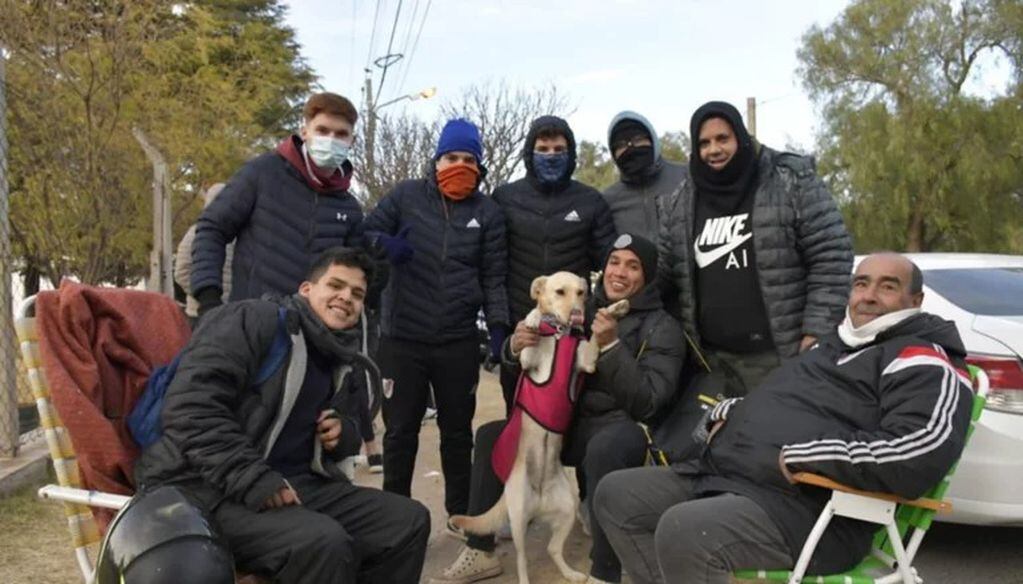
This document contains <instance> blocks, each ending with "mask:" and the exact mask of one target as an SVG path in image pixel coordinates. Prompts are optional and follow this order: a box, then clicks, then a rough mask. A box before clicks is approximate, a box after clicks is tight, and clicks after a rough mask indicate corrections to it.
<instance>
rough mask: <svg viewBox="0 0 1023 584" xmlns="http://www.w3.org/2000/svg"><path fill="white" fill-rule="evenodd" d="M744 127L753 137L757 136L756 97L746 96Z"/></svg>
mask: <svg viewBox="0 0 1023 584" xmlns="http://www.w3.org/2000/svg"><path fill="white" fill-rule="evenodd" d="M746 127H747V128H748V129H749V135H750V136H753V137H754V138H756V137H757V98H755V97H747V98H746Z"/></svg>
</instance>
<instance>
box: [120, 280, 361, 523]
mask: <svg viewBox="0 0 1023 584" xmlns="http://www.w3.org/2000/svg"><path fill="white" fill-rule="evenodd" d="M299 302H304V300H299V299H297V298H294V297H288V298H285V299H283V300H282V301H281V304H279V303H278V302H277V301H271V300H248V301H244V302H233V303H230V304H226V305H224V306H222V307H220V308H217V309H215V310H213V311H211V312H210V313H209V314H208V315H207V316H206V317H205V318H203V320H202V321H201V323H200V325H199V327H198V328H197V329H196V331H195V334H194V335H192V339H191V340H190V341H189V342H188V344H187V345H186V346H185V348H184V350H183V351H182V354H181V361H180V364H179V365H178V370H177V372H176V374H175V376H174V379H173V381H171V384H170V386H168V388H167V394H166V396H165V398H164V405H163V413H162V414H161V422H162V425H163V435H162V436H161V438H160V440H158V441H157V442H156V443H154V444H153V445H152V446H150V447H149V448H147V449H146V450H145V451H144V452H143V453H142V457H141V458H140V459H139V461H138V463H137V464H136V466H135V478H136V481H137V483H138V484H139V487H140V488H145V487H152V486H156V485H159V484H165V483H171V482H189V483H193V484H195V485H199V486H197V487H196V488H195V491H196V492H197V493H198V494H200V496H202V497H203V498H204V500H206V502H207V503H211V504H212V503H214V502H215V501H217V500H219V499H221V498H225V497H226V498H230V499H231V500H233V501H235V502H237V503H240V504H242V505H245V506H246V507H248V508H249V509H251V510H254V511H255V510H258V509H259V508H260V507H261V506H262V505H263V503H264V502H265V501H266V500H267V499H268V498H269V497H270V496H271V495H272V494H273V493H275V492H276V491H277V490H279V489H280V488H281V487H282V486H284V477H283V476H281V474H280V473H278V472H277V471H276V470H273V469H272V468H270V466H269V464H267V461H266V457H267V455H268V454H269V453H270V451H271V449H272V448H273V446H274V444H275V442H276V440H277V438H278V437H279V435H280V431H281V429H282V428H283V426H284V423H285V421H286V420H287V418H288V415H289V413H290V411H291V408H292V407H293V405H294V402H295V399H297V397H298V394H299V392H300V391H301V388H302V384H303V382H304V380H305V371H306V366H307V363H308V358H309V357H308V356H309V350H310V346H314V347H319V349H318V350H320V352H321V353H322V352H324V349H323V348H324V347H326V348H327V351H328V352H329V353H330V354H331V356H332V358H335V359H336V361H337V368H336V369H335V371H334V387H333V388H332V390H333V392H332V395H333V396H334V397H333V398H332V400H331V403H332V404H334V406H335V409H336V410H341V409H343V407H342V405H341V404H344V403H348V402H349V401H350V400H349V399H348V396H347V394H348V393H349V391H348V389H347V387H346V383H349V382H351V381H352V380H353V379H354V377H353V376H350V375H349V373H350V372H351V371H352V366H351V362H350V360H348V359H347V358H346V357H345V354H344V353H345V352H346V351H347V352H356V351H363V352H364V350H365V349H364V344H365V335H363V334H362V332H361V330H357V329H353V330H352V331H348V332H347V333H341V334H340V335H339V334H337V333H331V332H330V331H329V330H328V329H327V328H326V326H324V325H323V323H322V322H321V321H319V320H318V318H317V317H315V315H313V316H312V318H310V317H309V316H303V315H302V314H301V312H303V309H302V308H301V307H299V306H298V303H299ZM281 305H283V306H285V307H286V308H287V309H288V312H287V315H286V318H285V322H286V326H287V329H288V333H289V335H290V337H291V347H290V348H289V351H288V356H287V358H286V359H285V360H284V365H283V366H282V367H280V369H278V370H277V371H276V372H275V373H274V374H272V375H271V376H270V377H269V378H268V379H267V380H266V381H264V382H263V383H262V384H260V385H258V386H255V387H253V386H252V383H251V381H250V380H253V379H255V377H256V375H257V373H258V371H259V368H260V366H261V363H262V360H263V358H264V356H265V355H266V354H267V352H268V351H269V350H270V345H271V344H272V342H273V339H274V336H275V335H276V334H277V332H278V328H279V324H278V323H279V318H278V307H279V306H281ZM305 310H306V311H308V312H307V314H311V310H309V309H308V305H307V306H306V309H305ZM313 319H315V321H314V320H313ZM360 338H361V339H362V341H361V345H360V340H359V339H360ZM337 414H338V415H339V417H340V418H341V423H342V430H341V442H340V443H339V444H338V445H337V446H336V447H335V448H334V449H333V450H332V451H330V452H326V451H324V450H323V449H322V448H321V446H320V442H319V440H316V441H315V442H314V452H313V454H312V456H311V458H310V462H309V467H310V472H312V473H316V474H320V475H324V476H329V477H332V478H335V479H339V480H347V479H345V478H344V474H343V473H341V471H340V470H339V469H338V468H337V466H336V465H335V464H332V463H334V462H338V461H340V460H342V459H344V458H346V457H348V456H351V455H353V454H355V453H357V452H358V450H359V447H360V446H361V439H360V438H359V436H360V434H359V427H358V422H357V421H356V419H357V416H356V415H355V413H354V412H352V413H349V412H345V411H338V412H337Z"/></svg>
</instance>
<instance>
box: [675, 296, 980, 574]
mask: <svg viewBox="0 0 1023 584" xmlns="http://www.w3.org/2000/svg"><path fill="white" fill-rule="evenodd" d="M964 357H965V349H964V348H963V344H962V340H961V339H960V338H959V333H958V332H957V330H956V327H955V324H954V323H952V322H950V321H947V320H943V319H941V318H939V317H937V316H934V315H931V314H926V313H920V314H917V315H915V316H912V317H909V318H907V319H906V320H904V321H902V322H900V323H898V324H896V325H894V326H892V327H891V328H889V329H888V330H886V331H884V332H882V333H880V334H878V335H877V337H876V338H875V340H874V341H873V342H871V343H869V344H867V345H864V346H860V347H857V348H855V349H853V348H850V347H847V346H846V345H845V344H843V343H842V342H841V341H840V340H839V339H838V337H837V335H835V334H831V335H829V336H828V337H826V338H824V339H822V340H821V341H820V342H819V343H818V344H817V345H816V346H815V347H814V348H813V349H811V350H810V351H808V352H806V353H804V354H802V355H800V356H799V357H797V358H795V359H792V360H789V361H785V362H783V364H782V365H781V367H780V368H778V369H776V370H775V371H774V372H773V373H771V374H770V375H769V376H768V377H767V378H766V379H765V380H764V382H763V383H762V384H761V385H760V386H759V388H758V389H757V391H755V392H752V393H750V394H749V396H747V397H746V398H733V399H731V400H726V401H723V402H721V403H720V404H718V405H717V406H716V407H715V409H714V410H712V412H711V416H710V419H711V420H712V421H714V420H725V424H724V426H722V427H721V430H720V431H719V432H718V433H717V434H716V435H715V436H714V438H713V440H712V441H711V443H710V445H709V446H708V447H707V448H706V449H705V450H704V453H703V455H702V457H701V458H700V460H699V463H698V466H699V471H697V474H698V477H697V484H696V486H697V495H700V494H711V493H719V492H732V493H738V494H740V495H744V496H746V497H749V498H751V499H753V500H754V501H755V502H756V503H757V504H758V505H760V506H761V507H762V508H763V509H764V511H766V512H767V513H768V515H770V516H771V518H772V519H773V520H774V522H775V523H776V524H777V525H778V527H779V528H780V530H781V532H782V534H783V535H784V537H785V540H786V542H787V543H788V545H789V550H790V552H791V553H792V557H793V558H796V557H797V556H798V555H799V551H800V550H801V549H802V546H803V542H804V541H805V540H806V537H807V535H808V534H809V533H810V530H811V528H812V527H813V524H814V522H815V521H816V520H817V516H818V514H819V513H820V511H821V509H823V507H824V505H825V503H826V502H827V500H828V497H829V496H830V491H827V490H825V489H821V488H819V487H813V486H808V485H791V484H789V483H788V482H787V481H786V480H785V479H784V477H783V475H782V473H781V470H780V468H779V462H778V459H779V450H780V451H781V455H782V456H783V457H784V461H785V464H786V465H787V467H788V470H789V471H790V472H792V473H796V472H800V471H808V472H813V473H818V474H821V475H824V476H827V477H829V478H831V479H834V480H836V481H838V482H841V483H844V484H846V485H848V486H850V487H853V488H856V489H862V490H868V491H882V492H888V493H894V494H896V495H899V496H902V497H906V498H909V499H912V498H917V497H920V496H921V495H923V494H924V493H925V492H926V491H927V490H929V489H930V488H931V487H933V486H935V485H936V484H937V483H938V482H939V481H940V480H941V479H942V478H943V477H944V476H945V475H946V474H947V473H948V470H949V469H950V468H951V467H952V465H953V464H954V463H955V462H956V461H957V460H958V459H959V455H960V454H961V452H962V449H963V445H964V444H965V440H966V432H967V428H968V426H969V422H970V410H971V407H972V399H973V393H972V391H971V384H970V380H969V377H968V375H967V373H966V371H965V363H964ZM679 470H680V472H683V473H689V472H691V468H690V467H681V468H680V469H679ZM876 529H877V526H876V525H873V524H868V523H864V522H860V521H856V520H853V519H848V518H841V517H836V518H835V519H834V520H832V522H831V525H830V526H829V527H828V529H827V531H825V532H824V537H823V538H822V539H821V541H820V545H819V546H818V548H817V552H816V553H815V554H814V558H813V560H812V562H811V565H810V570H809V572H808V573H811V574H817V573H825V574H830V573H833V572H837V571H843V570H846V569H848V568H850V567H851V566H853V565H854V564H855V563H856V562H858V561H859V560H861V559H862V558H863V556H864V555H865V554H866V553H867V550H868V548H869V546H870V541H871V536H872V534H873V532H874V531H876Z"/></svg>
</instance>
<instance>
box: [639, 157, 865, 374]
mask: <svg viewBox="0 0 1023 584" xmlns="http://www.w3.org/2000/svg"><path fill="white" fill-rule="evenodd" d="M760 149H761V152H760V159H759V168H758V169H757V180H756V187H755V189H756V190H755V192H754V201H753V212H752V221H753V248H754V250H755V251H756V253H755V260H756V270H757V278H758V281H759V283H760V291H761V293H762V295H763V301H764V305H765V307H766V310H767V317H768V321H769V323H770V327H771V336H772V338H773V341H774V346H775V347H776V348H777V350H778V354H779V355H781V356H782V357H791V356H793V355H796V354H797V353H798V351H799V342H800V340H801V339H802V337H803V336H804V335H813V336H815V337H817V338H821V337H823V336H825V335H828V334H830V333H831V332H833V331H834V328H835V326H837V324H838V322H839V321H841V320H842V317H843V315H844V313H845V304H846V300H847V299H848V296H849V282H850V279H851V276H850V275H851V274H852V262H853V252H852V241H851V240H850V238H849V233H848V231H846V228H845V224H844V222H843V221H842V214H841V213H840V212H839V210H838V207H837V205H836V204H835V200H834V198H832V196H831V193H830V192H829V191H828V189H827V187H826V186H825V185H824V183H823V182H822V181H821V180H820V178H818V177H817V175H816V172H815V169H814V164H813V161H812V160H811V159H810V158H807V157H804V156H799V155H797V154H791V153H788V152H777V151H775V150H772V149H771V148H768V147H766V146H760ZM695 200H696V195H695V186H694V183H693V180H692V177H691V176H690V175H689V174H686V175H685V176H683V178H682V182H681V183H680V184H679V186H678V189H676V192H675V193H674V194H673V195H671V196H667V197H660V198H658V201H657V208H658V215H659V217H660V239H659V242H658V253H659V258H660V260H659V265H658V270H657V274H658V278H659V279H660V280H661V282H660V283H661V289H662V290H676V291H677V293H678V301H679V307H680V308H679V309H680V315H681V321H682V327H683V328H684V329H685V331H686V334H687V335H689V338H690V339H692V341H693V343H695V345H696V347H697V348H699V347H700V346H701V345H700V335H699V332H698V330H697V318H696V310H697V306H696V295H695V293H694V290H695V271H696V263H695V259H694V257H693V242H694V226H693V222H694V216H695Z"/></svg>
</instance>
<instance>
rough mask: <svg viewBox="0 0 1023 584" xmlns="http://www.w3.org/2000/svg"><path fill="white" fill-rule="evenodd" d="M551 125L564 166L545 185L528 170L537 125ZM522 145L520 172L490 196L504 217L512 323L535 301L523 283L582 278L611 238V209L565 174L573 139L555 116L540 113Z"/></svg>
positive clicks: (601, 256)
mask: <svg viewBox="0 0 1023 584" xmlns="http://www.w3.org/2000/svg"><path fill="white" fill-rule="evenodd" d="M548 125H549V126H555V127H557V128H559V129H560V130H561V131H562V132H563V133H564V134H565V136H566V137H567V138H568V150H569V156H570V163H569V170H568V174H567V176H565V178H564V180H562V181H559V182H557V183H555V184H552V185H548V184H544V183H541V182H540V181H539V180H537V178H536V176H535V174H534V173H533V145H534V144H535V142H536V134H537V130H538V129H539V128H541V127H543V126H548ZM525 144H526V145H525V147H524V148H523V153H522V156H523V160H524V162H525V164H526V177H525V178H523V179H519V180H517V181H515V182H512V183H509V184H506V185H503V186H500V187H498V188H497V189H496V190H495V191H494V200H495V201H497V203H498V204H499V205H500V206H501V208H502V209H503V210H504V215H505V218H506V219H507V222H508V279H507V289H508V298H509V302H510V305H511V318H512V322H518V321H520V320H522V319H523V318H524V317H525V316H526V314H527V313H528V312H529V311H530V310H532V308H533V305H534V304H535V303H534V302H533V300H532V299H531V298H530V297H529V287H530V285H531V284H532V283H533V279H534V278H536V277H537V276H544V275H549V274H553V273H554V272H558V271H562V270H564V271H569V272H572V273H574V274H576V275H578V276H580V277H582V278H584V279H585V280H586V281H587V282H588V281H589V279H590V272H594V271H597V270H599V269H600V268H601V265H602V262H603V261H604V257H605V254H606V253H607V250H608V249H609V248H610V247H611V243H612V242H613V241H614V235H615V228H614V222H613V221H612V219H611V211H610V209H609V208H608V206H607V203H606V202H605V201H604V198H603V196H602V195H601V194H600V192H599V191H597V190H596V189H594V188H592V187H589V186H586V185H584V184H582V183H580V182H578V181H575V180H572V179H571V173H572V172H574V171H575V156H576V144H575V138H574V136H573V134H572V130H571V129H570V128H569V127H568V123H566V122H565V121H564V120H562V119H561V118H558V117H555V116H544V117H541V118H538V119H537V120H536V121H535V122H533V125H532V127H531V128H530V131H529V134H528V135H527V137H526V142H525Z"/></svg>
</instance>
